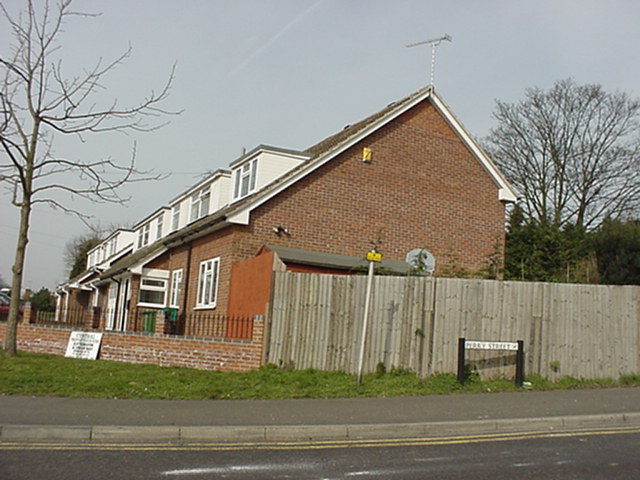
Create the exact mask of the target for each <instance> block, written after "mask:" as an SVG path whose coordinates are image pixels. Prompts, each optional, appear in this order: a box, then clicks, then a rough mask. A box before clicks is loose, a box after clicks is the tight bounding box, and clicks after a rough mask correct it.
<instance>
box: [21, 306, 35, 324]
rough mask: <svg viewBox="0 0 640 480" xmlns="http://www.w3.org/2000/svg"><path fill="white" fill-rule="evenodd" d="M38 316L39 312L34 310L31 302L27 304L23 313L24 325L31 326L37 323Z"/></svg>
mask: <svg viewBox="0 0 640 480" xmlns="http://www.w3.org/2000/svg"><path fill="white" fill-rule="evenodd" d="M37 314H38V310H36V309H35V308H33V306H32V305H31V302H25V304H24V311H23V312H22V323H25V324H30V323H36V322H35V320H36V315H37Z"/></svg>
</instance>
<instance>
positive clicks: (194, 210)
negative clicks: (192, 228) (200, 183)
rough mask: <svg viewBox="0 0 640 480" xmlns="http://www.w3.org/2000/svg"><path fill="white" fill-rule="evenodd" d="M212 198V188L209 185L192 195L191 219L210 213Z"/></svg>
mask: <svg viewBox="0 0 640 480" xmlns="http://www.w3.org/2000/svg"><path fill="white" fill-rule="evenodd" d="M210 199H211V190H210V188H209V187H206V188H203V189H202V190H200V191H199V192H197V193H195V194H193V195H192V196H191V221H192V222H193V221H194V220H197V219H198V218H200V217H204V216H205V215H206V214H207V213H209V200H210Z"/></svg>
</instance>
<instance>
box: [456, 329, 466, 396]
mask: <svg viewBox="0 0 640 480" xmlns="http://www.w3.org/2000/svg"><path fill="white" fill-rule="evenodd" d="M465 342H466V340H465V339H464V338H459V339H458V383H459V384H460V385H464V380H465V378H464V377H465V375H464V356H465V355H464V353H465V352H464V349H465Z"/></svg>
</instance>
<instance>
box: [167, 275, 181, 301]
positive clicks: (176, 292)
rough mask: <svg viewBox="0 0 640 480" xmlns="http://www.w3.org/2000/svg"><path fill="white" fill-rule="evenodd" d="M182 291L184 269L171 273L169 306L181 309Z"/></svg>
mask: <svg viewBox="0 0 640 480" xmlns="http://www.w3.org/2000/svg"><path fill="white" fill-rule="evenodd" d="M181 291H182V269H180V270H174V271H173V272H171V297H170V298H169V306H170V307H172V308H180V292H181Z"/></svg>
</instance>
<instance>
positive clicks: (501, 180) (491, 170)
mask: <svg viewBox="0 0 640 480" xmlns="http://www.w3.org/2000/svg"><path fill="white" fill-rule="evenodd" d="M431 101H432V102H433V105H434V106H435V107H436V108H437V109H438V111H439V112H440V113H441V114H442V115H443V116H444V117H445V118H446V120H447V122H448V123H449V125H451V128H453V129H454V130H455V132H456V133H457V134H458V135H459V136H460V138H461V139H462V141H463V142H464V143H465V144H466V145H467V147H468V148H469V149H470V150H471V152H472V153H473V155H474V156H475V157H476V158H477V159H478V161H479V162H480V164H481V165H482V166H483V167H484V169H485V170H486V171H487V173H488V174H489V175H490V176H491V178H492V179H493V181H494V182H495V183H496V185H497V186H498V199H499V200H500V201H503V202H516V201H517V200H518V195H517V193H516V191H515V190H514V189H513V187H512V186H511V185H510V184H509V182H508V181H507V179H506V178H505V177H504V176H503V175H502V173H501V172H500V170H498V167H497V166H496V164H495V163H493V161H492V160H491V159H490V158H489V157H488V156H487V154H486V153H485V152H484V150H482V149H481V148H480V146H479V145H478V143H477V142H476V141H475V140H474V138H473V137H472V136H471V135H470V134H469V132H468V131H467V129H466V128H464V126H463V125H462V124H461V123H460V122H459V121H458V119H457V118H456V117H455V115H454V114H453V113H452V112H451V110H449V107H448V106H447V105H446V104H445V103H444V101H443V100H442V99H441V98H440V97H439V96H438V95H437V94H436V93H435V92H434V93H433V95H431Z"/></svg>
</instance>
